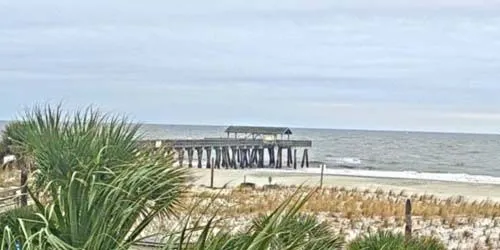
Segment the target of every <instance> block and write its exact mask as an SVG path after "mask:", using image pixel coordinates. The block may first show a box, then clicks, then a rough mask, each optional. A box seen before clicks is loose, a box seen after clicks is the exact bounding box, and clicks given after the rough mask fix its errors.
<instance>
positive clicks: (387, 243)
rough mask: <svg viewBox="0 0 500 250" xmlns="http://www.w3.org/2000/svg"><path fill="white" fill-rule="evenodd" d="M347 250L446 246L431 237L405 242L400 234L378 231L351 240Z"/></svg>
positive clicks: (438, 248)
mask: <svg viewBox="0 0 500 250" xmlns="http://www.w3.org/2000/svg"><path fill="white" fill-rule="evenodd" d="M347 249H349V250H381V249H387V250H444V249H446V246H445V245H444V244H443V243H442V242H441V241H439V240H438V239H435V238H431V237H414V238H412V239H411V240H409V241H408V242H405V236H404V235H403V234H402V233H393V232H387V231H380V232H378V233H374V234H370V235H367V236H361V237H358V238H357V239H355V240H353V241H352V242H351V243H350V244H349V245H348V247H347Z"/></svg>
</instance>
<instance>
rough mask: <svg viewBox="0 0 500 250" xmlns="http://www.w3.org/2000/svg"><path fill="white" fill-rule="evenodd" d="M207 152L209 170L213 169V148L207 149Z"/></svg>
mask: <svg viewBox="0 0 500 250" xmlns="http://www.w3.org/2000/svg"><path fill="white" fill-rule="evenodd" d="M205 151H207V164H206V167H207V168H211V166H212V165H211V157H212V147H205Z"/></svg>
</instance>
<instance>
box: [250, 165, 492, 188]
mask: <svg viewBox="0 0 500 250" xmlns="http://www.w3.org/2000/svg"><path fill="white" fill-rule="evenodd" d="M259 171H271V172H297V173H307V174H312V173H314V174H320V173H321V169H319V168H307V169H298V170H279V169H260V170H259ZM324 174H325V175H335V176H351V177H369V178H389V179H409V180H426V181H447V182H462V183H473V184H494V185H500V177H493V176H487V175H470V174H465V173H429V172H416V171H382V170H364V169H338V168H333V169H332V168H327V169H325V170H324Z"/></svg>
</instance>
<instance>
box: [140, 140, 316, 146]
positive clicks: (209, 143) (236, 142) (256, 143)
mask: <svg viewBox="0 0 500 250" xmlns="http://www.w3.org/2000/svg"><path fill="white" fill-rule="evenodd" d="M141 142H142V143H144V144H147V145H150V146H155V147H172V148H189V147H270V146H277V147H311V146H312V141H308V140H276V141H268V140H264V139H234V138H204V139H167V140H144V141H141Z"/></svg>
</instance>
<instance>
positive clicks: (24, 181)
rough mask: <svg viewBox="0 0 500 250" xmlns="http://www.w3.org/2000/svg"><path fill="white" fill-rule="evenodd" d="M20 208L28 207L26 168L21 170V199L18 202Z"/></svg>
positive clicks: (23, 167)
mask: <svg viewBox="0 0 500 250" xmlns="http://www.w3.org/2000/svg"><path fill="white" fill-rule="evenodd" d="M19 203H20V204H19V205H20V206H21V207H25V206H28V166H26V165H24V166H22V168H21V198H20V200H19Z"/></svg>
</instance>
